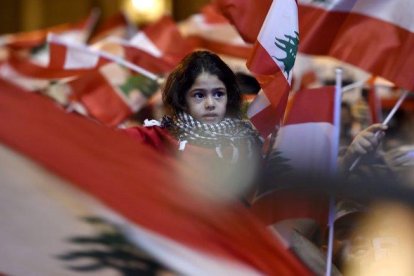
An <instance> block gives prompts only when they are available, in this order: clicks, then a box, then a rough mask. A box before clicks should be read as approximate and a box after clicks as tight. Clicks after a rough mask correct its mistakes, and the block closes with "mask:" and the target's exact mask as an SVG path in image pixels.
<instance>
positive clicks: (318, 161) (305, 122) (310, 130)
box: [274, 86, 340, 175]
mask: <svg viewBox="0 0 414 276" xmlns="http://www.w3.org/2000/svg"><path fill="white" fill-rule="evenodd" d="M338 112H340V109H338V108H335V88H334V87H333V86H332V87H330V86H327V87H322V88H315V89H308V90H301V91H298V92H296V94H295V95H294V97H293V98H292V103H291V106H290V110H289V112H288V113H287V115H286V120H285V121H284V123H283V126H282V127H281V128H280V129H279V132H278V135H277V138H276V142H275V146H274V147H275V150H277V151H280V153H281V155H282V156H283V157H284V158H286V159H288V160H289V161H288V163H289V165H290V166H291V167H292V168H293V169H295V170H297V171H303V172H308V173H312V174H322V175H329V174H330V172H332V171H334V170H335V169H336V164H337V154H338V143H337V142H338V141H336V140H338V137H339V136H338V131H339V125H335V123H334V119H335V113H338Z"/></svg>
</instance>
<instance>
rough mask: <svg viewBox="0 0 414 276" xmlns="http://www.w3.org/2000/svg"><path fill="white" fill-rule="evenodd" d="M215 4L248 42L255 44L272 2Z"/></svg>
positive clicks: (219, 0) (220, 1)
mask: <svg viewBox="0 0 414 276" xmlns="http://www.w3.org/2000/svg"><path fill="white" fill-rule="evenodd" d="M213 3H214V5H216V6H217V8H218V9H219V10H220V11H221V12H222V13H223V15H224V16H225V17H227V18H228V19H229V20H230V22H231V23H232V24H233V25H234V26H235V27H236V29H237V30H238V31H239V33H240V35H241V36H242V37H243V39H244V40H245V41H246V42H248V43H254V42H255V41H256V39H257V36H258V35H259V32H260V29H261V28H262V25H263V22H264V20H265V17H266V14H268V11H269V8H270V6H271V4H272V1H271V0H262V1H254V0H215V1H214V2H213Z"/></svg>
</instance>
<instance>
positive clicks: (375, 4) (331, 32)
mask: <svg viewBox="0 0 414 276" xmlns="http://www.w3.org/2000/svg"><path fill="white" fill-rule="evenodd" d="M298 2H299V18H300V22H299V23H300V26H299V28H300V31H301V43H300V47H299V51H300V52H303V53H306V54H312V55H328V56H332V57H335V58H337V59H339V60H342V61H345V62H348V63H350V64H353V65H355V66H357V67H359V68H362V69H364V70H366V71H368V72H370V73H372V74H373V75H376V76H381V77H383V78H385V79H387V80H389V81H392V82H393V83H395V84H396V85H397V86H399V87H402V88H405V89H408V90H413V89H414V82H413V81H412V68H413V66H414V55H413V54H412V49H413V48H414V39H413V37H414V23H413V21H412V20H411V18H412V17H413V10H414V2H413V1H406V0H396V1H381V0H354V1H346V0H343V1H342V0H340V1H339V0H338V1H310V0H300V1H298Z"/></svg>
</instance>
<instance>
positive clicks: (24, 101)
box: [0, 80, 309, 275]
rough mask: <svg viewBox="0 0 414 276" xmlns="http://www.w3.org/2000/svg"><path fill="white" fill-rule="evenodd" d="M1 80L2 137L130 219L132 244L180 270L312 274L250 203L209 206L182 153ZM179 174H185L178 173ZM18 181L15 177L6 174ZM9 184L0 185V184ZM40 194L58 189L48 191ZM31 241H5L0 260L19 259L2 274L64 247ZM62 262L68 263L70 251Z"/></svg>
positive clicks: (36, 227)
mask: <svg viewBox="0 0 414 276" xmlns="http://www.w3.org/2000/svg"><path fill="white" fill-rule="evenodd" d="M0 86H1V89H0V102H1V103H2V108H1V109H0V125H1V126H2V127H1V128H0V141H1V143H2V144H4V145H7V146H9V147H11V148H13V149H14V150H16V151H18V152H20V153H21V154H23V155H25V156H27V157H29V158H31V159H32V160H35V161H36V162H37V163H39V164H40V165H42V166H43V168H44V170H46V171H48V172H49V173H53V174H55V175H57V176H59V177H61V178H62V179H64V180H65V181H66V183H68V186H67V189H69V190H72V189H80V190H83V191H84V192H86V193H87V194H89V196H91V197H93V198H95V199H96V200H99V201H100V202H101V203H103V204H104V205H105V206H106V207H108V208H111V210H112V211H113V212H116V213H117V214H119V215H121V216H122V217H123V218H124V219H125V220H126V221H127V225H126V226H125V227H126V228H124V229H126V231H125V232H126V233H127V234H128V236H129V237H130V238H131V239H132V240H133V242H135V243H137V244H138V245H140V246H142V247H144V248H145V249H146V250H147V251H148V252H150V253H151V254H152V255H153V256H154V257H155V258H157V259H158V260H161V261H162V262H163V263H165V264H166V265H168V267H171V268H173V269H174V270H175V271H177V272H178V273H179V274H187V275H203V274H205V275H219V274H221V275H229V274H232V273H233V274H237V275H255V274H267V275H271V274H278V275H309V271H307V270H306V269H305V268H304V267H303V265H302V264H301V263H300V262H299V261H298V260H297V259H296V258H295V257H294V256H293V255H291V254H290V253H289V252H288V251H287V250H286V249H285V248H284V247H283V246H282V244H281V243H280V242H279V240H278V239H277V238H275V237H274V236H273V235H272V234H271V233H270V232H268V230H267V229H266V228H265V227H264V226H263V225H262V224H261V223H259V222H258V221H257V220H256V218H255V217H254V216H252V215H251V214H250V213H249V212H248V211H247V210H246V209H245V208H244V207H242V206H241V205H239V204H238V203H236V202H234V204H233V203H230V202H226V203H223V202H222V203H217V202H215V204H212V202H211V198H209V197H207V198H206V197H205V196H203V195H205V194H204V192H205V190H204V191H201V190H202V189H200V187H202V186H199V184H200V185H204V184H206V183H203V181H204V180H203V178H202V177H201V178H200V176H199V175H194V174H192V170H191V164H189V167H188V166H185V167H183V166H182V164H181V163H179V162H178V161H177V159H173V158H169V157H168V156H161V155H158V154H157V153H156V152H155V151H153V150H151V149H150V148H148V147H147V146H145V145H142V144H140V143H137V142H136V141H135V140H133V139H131V138H130V137H128V136H127V135H125V134H124V133H119V132H117V131H114V130H112V129H108V128H106V127H103V126H101V125H98V124H94V123H93V122H91V121H88V120H85V119H84V118H82V117H79V116H76V115H74V114H68V113H66V112H64V111H63V110H62V109H60V108H59V107H58V106H56V105H54V104H53V103H52V102H51V101H49V100H47V99H45V98H42V97H40V96H39V95H37V94H31V93H25V92H24V91H22V90H21V89H19V88H17V87H15V86H12V85H10V84H8V83H6V82H3V81H1V80H0ZM3 105H4V106H3ZM181 172H182V173H183V174H184V175H181V177H180V173H181ZM1 175H2V176H3V174H1ZM16 177H17V176H16ZM14 179H15V177H11V178H10V181H13V180H14ZM43 179H44V181H47V180H46V178H43ZM183 184H187V185H183ZM48 185H49V184H48ZM50 185H53V183H51V184H50ZM3 187H4V186H3V185H1V187H0V189H2V188H3ZM8 187H10V185H8ZM189 187H193V188H192V189H189ZM197 187H198V188H197ZM205 187H206V186H205ZM28 189H29V190H30V186H29V187H28ZM22 193H25V192H23V191H22ZM42 193H52V191H50V190H48V189H44V190H43V192H42ZM8 194H10V193H8ZM36 194H38V192H37V193H36ZM0 195H3V192H1V193H0ZM31 195H34V194H32V193H30V192H28V193H25V196H31ZM16 196H19V194H17V195H16ZM74 200H75V199H74ZM75 201H76V200H75ZM63 202H64V203H65V204H67V205H70V199H67V198H66V199H63V198H62V201H61V203H63ZM55 206H56V205H52V207H55ZM72 206H73V204H72ZM6 207H7V205H6ZM49 207H50V206H49ZM57 208H64V206H60V207H57ZM47 209H48V210H49V211H52V210H54V208H47ZM6 210H7V211H9V212H11V211H13V210H14V211H17V210H20V209H19V208H13V209H12V210H10V209H7V208H1V212H6ZM29 210H30V211H33V212H34V214H36V215H31V214H30V213H25V214H24V215H26V216H28V218H30V217H33V216H36V217H39V213H38V209H37V208H29ZM2 217H3V216H2ZM7 217H8V218H9V221H7V223H2V224H1V227H3V228H4V227H9V228H7V229H12V227H13V228H14V229H13V230H7V231H5V232H6V233H7V234H8V237H9V238H16V235H17V237H19V235H18V233H19V231H24V230H25V229H26V228H30V229H32V230H33V231H34V232H35V231H36V233H33V235H43V238H44V237H45V236H47V237H49V235H48V231H49V229H48V223H44V221H43V220H42V221H34V222H33V223H31V222H27V224H26V223H25V221H24V220H23V222H22V221H21V220H20V217H15V216H13V215H10V216H7ZM18 219H19V220H18ZM50 224H51V225H53V229H52V230H54V229H56V228H55V227H57V225H56V224H54V222H53V221H52V222H50ZM62 227H63V229H66V227H65V226H62ZM37 231H40V233H41V234H40V233H39V232H37ZM64 233H66V234H67V232H66V231H64ZM55 234H58V233H55ZM66 234H65V235H66ZM74 235H76V234H75V233H74ZM2 236H3V235H2ZM50 237H52V236H50ZM32 241H33V240H32ZM61 241H62V239H61ZM69 241H72V242H76V241H84V244H83V245H88V244H89V242H91V240H90V239H79V238H78V239H71V240H69ZM105 241H107V240H105ZM118 241H119V240H118ZM2 248H4V247H2ZM25 248H28V249H27V250H23V248H21V247H18V246H17V247H15V248H10V247H9V250H10V251H9V252H2V254H5V256H7V258H3V257H2V258H0V262H3V261H6V260H9V261H10V260H12V261H13V262H11V261H10V262H8V263H5V264H3V263H2V264H1V268H2V270H3V271H2V272H4V273H7V274H16V273H17V272H16V271H17V270H13V269H12V267H13V264H14V265H15V266H16V267H17V268H16V269H18V268H19V267H20V268H21V267H28V266H30V268H31V270H30V272H31V273H34V270H40V272H39V274H44V273H42V272H41V270H42V266H38V265H37V263H36V262H33V260H34V258H37V257H39V258H40V257H42V258H44V259H47V260H48V261H50V262H57V261H58V260H57V256H58V255H59V254H60V253H61V251H60V248H55V247H53V248H49V251H48V252H46V253H45V254H43V253H41V252H40V251H39V250H35V251H31V250H29V249H30V248H33V247H32V245H31V244H30V243H29V240H27V243H25ZM75 249H76V248H75ZM77 249H79V247H77ZM14 250H17V251H19V252H20V253H26V256H25V257H26V258H24V259H23V258H19V259H13V258H12V257H10V256H11V255H13V254H15V253H16V252H14ZM42 252H43V251H42ZM93 252H96V250H95V251H93ZM93 252H92V253H93ZM167 252H168V254H166V253H167ZM80 255H81V256H82V255H83V256H84V254H82V253H80ZM75 256H79V254H77V255H75ZM75 256H73V255H72V258H75ZM94 256H98V257H102V258H105V256H107V255H105V254H99V253H97V254H94ZM66 259H67V260H70V255H69V256H68V257H67V258H66ZM16 262H18V264H16ZM106 264H108V263H106ZM70 267H71V266H69V268H70ZM72 267H73V266H72ZM5 268H7V270H6V269H5ZM89 268H90V269H93V268H94V266H91V267H89ZM95 268H96V266H95Z"/></svg>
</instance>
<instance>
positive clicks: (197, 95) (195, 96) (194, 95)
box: [193, 92, 204, 99]
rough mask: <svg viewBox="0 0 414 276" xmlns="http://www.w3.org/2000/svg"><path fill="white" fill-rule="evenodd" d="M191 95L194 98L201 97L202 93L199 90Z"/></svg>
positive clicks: (202, 96)
mask: <svg viewBox="0 0 414 276" xmlns="http://www.w3.org/2000/svg"><path fill="white" fill-rule="evenodd" d="M193 97H194V98H196V99H202V98H204V94H203V93H200V92H196V93H194V94H193Z"/></svg>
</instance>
